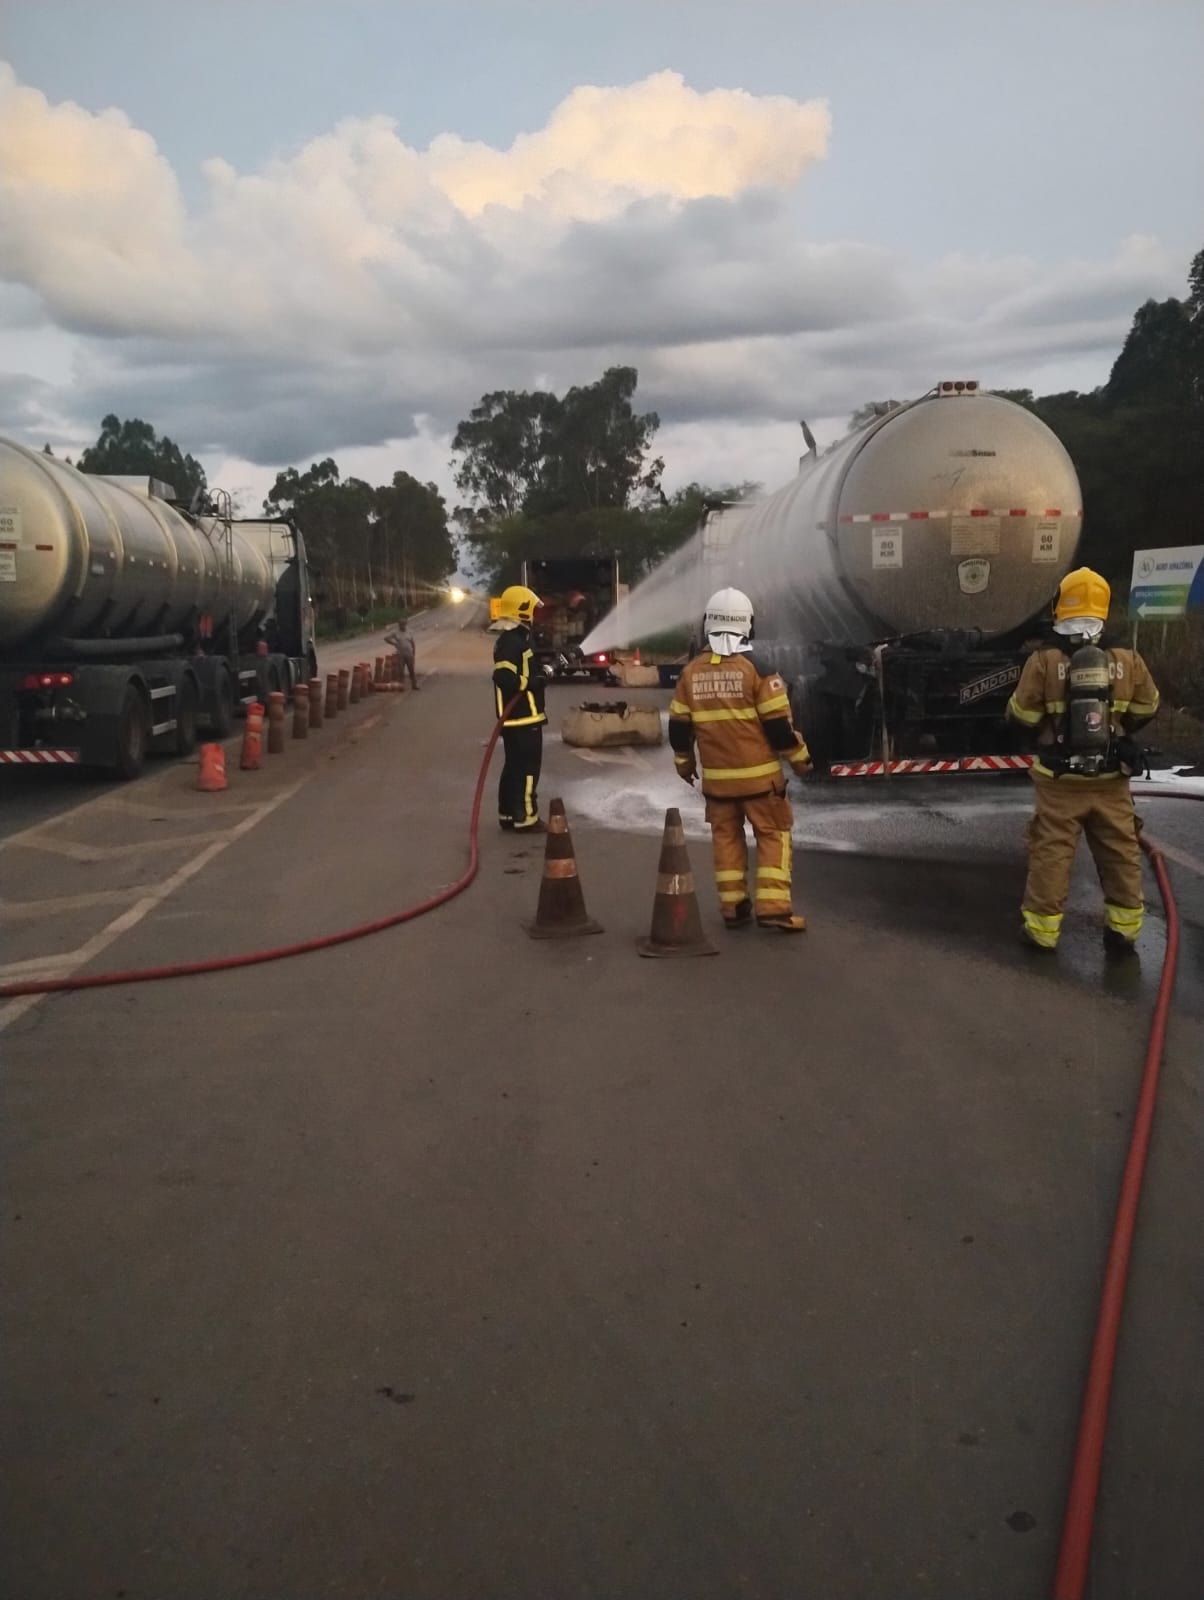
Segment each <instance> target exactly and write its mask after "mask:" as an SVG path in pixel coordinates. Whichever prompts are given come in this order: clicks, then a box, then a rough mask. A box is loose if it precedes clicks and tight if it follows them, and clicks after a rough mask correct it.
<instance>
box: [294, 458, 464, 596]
mask: <svg viewBox="0 0 1204 1600" xmlns="http://www.w3.org/2000/svg"><path fill="white" fill-rule="evenodd" d="M264 510H265V511H266V512H267V513H268V514H269V515H270V516H285V517H291V518H293V519H294V520H295V521H296V523H297V525H298V527H299V528H300V529H301V531H302V534H303V536H304V538H305V544H306V550H307V552H308V554H309V558H310V561H311V563H312V565H313V568H314V572H315V577H316V579H317V582H316V585H315V588H316V595H317V598H318V599H319V600H329V601H331V602H332V603H333V604H334V606H335V607H336V608H339V609H345V608H346V607H348V606H351V607H357V608H360V609H363V608H365V607H371V606H372V605H374V604H379V603H382V602H383V603H386V604H389V605H398V604H401V603H403V601H404V602H406V603H408V601H409V600H411V599H412V598H413V597H414V596H415V594H416V593H417V592H419V591H421V589H422V588H424V587H429V586H430V585H433V584H439V583H441V582H442V581H443V580H444V579H445V578H446V577H447V575H448V573H449V572H451V571H452V570H453V568H454V567H455V564H456V553H455V549H454V547H453V545H452V542H451V536H450V534H449V533H448V527H447V508H446V506H445V505H444V502H443V498H442V496H441V495H440V494H439V492H438V490H437V489H436V488H435V486H434V485H433V484H429V483H428V484H422V483H419V482H418V480H417V479H416V478H413V477H411V476H410V474H409V473H408V472H395V473H394V474H393V480H392V482H391V483H389V484H386V485H382V486H380V487H377V488H373V487H372V485H371V484H369V483H365V482H364V480H363V479H362V478H344V479H340V476H339V469H338V465H337V463H336V462H335V461H334V460H333V459H331V458H330V457H327V458H326V460H324V461H315V462H314V463H313V464H312V465H311V466H310V468H309V469H308V471H306V472H298V471H297V469H296V467H289V468H287V469H286V470H285V471H284V472H280V473H277V475H276V481H275V483H274V484H273V485H272V488H271V489H270V491H269V492H268V496H267V499H266V500H265V501H264Z"/></svg>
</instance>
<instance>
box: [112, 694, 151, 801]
mask: <svg viewBox="0 0 1204 1600" xmlns="http://www.w3.org/2000/svg"><path fill="white" fill-rule="evenodd" d="M149 740H150V711H149V709H148V707H147V704H146V700H145V698H144V696H143V694H142V691H141V690H140V689H138V688H136V687H135V686H134V684H132V683H131V684H127V685H126V691H125V696H124V698H123V699H122V702H121V716H120V717H119V719H118V722H117V752H116V760H115V761H114V763H113V765H114V766H115V767H116V769H117V775H118V777H121V778H125V779H126V780H127V781H128V780H129V779H131V778H136V777H137V776H138V775H139V773H140V772H141V771H142V768H143V765H144V763H145V761H146V747H147V744H148V742H149Z"/></svg>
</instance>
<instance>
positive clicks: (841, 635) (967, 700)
mask: <svg viewBox="0 0 1204 1600" xmlns="http://www.w3.org/2000/svg"><path fill="white" fill-rule="evenodd" d="M729 518H730V519H732V520H733V521H734V523H735V525H734V526H733V527H732V529H731V531H730V537H725V530H724V529H723V527H722V523H723V521H724V520H725V519H729ZM711 520H713V521H717V522H718V523H719V526H717V527H712V528H711V530H710V537H709V539H708V538H707V529H706V528H705V527H704V530H703V540H702V565H703V567H704V569H705V570H704V575H703V578H702V586H703V587H705V588H707V590H708V591H709V590H711V589H713V588H715V587H718V586H719V584H720V583H732V584H735V585H736V586H737V587H739V588H742V589H747V590H748V592H749V593H750V594H751V595H752V596H753V597H754V604H755V607H756V629H757V634H756V641H755V647H756V657H757V659H758V660H759V661H761V662H763V663H764V664H765V666H766V667H772V668H774V669H775V670H777V671H779V672H780V673H781V674H782V675H783V676H784V677H785V678H787V679H788V680H789V682H790V685H791V695H792V700H793V703H794V709H795V713H796V715H797V717H798V720H799V723H800V725H801V727H802V728H803V730H804V732H805V734H806V737H807V739H808V742H809V743H810V745H811V747H812V750H813V753H814V755H815V757H816V764H817V768H821V769H822V768H824V767H826V768H827V769H828V770H829V771H830V772H831V774H832V775H834V776H837V777H848V776H862V775H877V774H879V773H882V772H888V773H890V772H923V771H941V772H943V771H955V770H971V771H995V770H1007V769H1009V768H1011V767H1018V766H1022V765H1027V762H1026V761H1025V759H1024V758H1023V757H1020V756H1016V755H1013V754H1011V752H1012V751H1013V750H1014V743H1013V738H1012V735H1011V734H1010V733H1009V731H1008V729H1007V727H1006V725H1005V722H1004V716H1003V712H1004V706H1005V705H1006V702H1007V699H1008V697H1009V695H1010V694H1011V692H1012V688H1013V686H1014V684H1015V682H1016V680H1017V678H1018V677H1019V675H1020V669H1021V666H1022V664H1023V660H1024V656H1025V654H1026V652H1027V650H1028V649H1029V648H1031V646H1032V644H1033V643H1034V642H1035V638H1036V636H1037V634H1038V633H1039V627H1034V619H1036V618H1037V617H1038V615H1039V613H1041V612H1042V610H1043V609H1044V608H1045V607H1046V606H1047V605H1048V604H1049V601H1050V599H1051V597H1052V595H1053V594H1054V591H1055V590H1056V589H1057V586H1058V583H1059V581H1060V579H1061V578H1062V577H1063V576H1064V575H1065V573H1066V572H1067V571H1069V570H1070V568H1071V567H1072V566H1073V565H1074V559H1075V552H1076V550H1077V548H1078V543H1079V534H1080V530H1081V526H1082V500H1081V496H1080V490H1079V483H1078V478H1077V476H1076V474H1075V470H1074V467H1073V465H1072V463H1071V460H1070V457H1069V456H1068V455H1067V453H1066V451H1065V450H1064V449H1063V447H1062V445H1061V444H1060V443H1059V441H1058V439H1057V438H1056V437H1055V436H1054V434H1053V433H1051V432H1050V430H1049V429H1048V428H1047V427H1046V426H1045V424H1044V423H1043V422H1042V421H1041V420H1040V419H1039V418H1038V417H1036V416H1034V415H1033V414H1032V412H1030V411H1027V410H1025V408H1024V407H1023V406H1020V405H1017V404H1015V403H1014V402H1012V401H1010V400H1005V399H1003V398H1002V397H1000V396H997V395H991V394H987V393H984V392H982V391H981V390H980V389H979V386H978V384H977V383H973V382H948V383H941V384H938V385H937V387H936V388H935V389H934V390H932V392H931V393H930V394H927V395H925V396H924V397H923V398H921V399H919V400H916V401H913V402H911V403H910V404H907V405H904V406H900V407H897V408H895V409H894V410H891V411H888V412H886V413H885V414H884V415H882V416H879V417H878V418H876V419H875V420H874V421H872V422H871V423H870V424H869V425H868V426H867V427H865V428H864V429H862V430H861V431H859V432H857V433H854V434H852V435H850V436H849V437H848V438H846V439H844V440H842V441H841V442H840V443H839V444H837V445H835V446H834V447H833V448H832V449H830V450H828V451H827V452H826V453H824V454H823V455H820V454H818V453H817V452H816V451H815V450H814V448H812V452H811V454H810V455H808V456H805V457H804V458H803V460H802V462H801V463H800V467H799V473H798V476H797V477H796V478H795V479H794V481H793V482H792V483H790V484H789V485H787V487H786V488H784V489H780V490H779V491H778V492H777V493H776V494H773V495H770V496H768V497H767V498H766V499H764V500H761V501H757V502H755V503H752V504H749V503H748V502H742V503H741V504H739V505H738V506H736V507H732V508H724V509H722V510H719V511H717V512H715V513H713V515H712V519H711Z"/></svg>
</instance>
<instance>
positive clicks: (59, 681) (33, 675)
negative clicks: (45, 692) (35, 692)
mask: <svg viewBox="0 0 1204 1600" xmlns="http://www.w3.org/2000/svg"><path fill="white" fill-rule="evenodd" d="M74 682H75V678H74V675H73V674H72V673H70V672H27V673H26V674H25V676H24V677H23V678H22V679H21V687H22V689H66V688H69V687H70V685H71V684H73V683H74Z"/></svg>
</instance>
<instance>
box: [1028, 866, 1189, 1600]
mask: <svg viewBox="0 0 1204 1600" xmlns="http://www.w3.org/2000/svg"><path fill="white" fill-rule="evenodd" d="M1141 847H1142V849H1143V850H1144V851H1145V853H1146V855H1147V856H1149V858H1150V865H1151V866H1152V867H1153V869H1154V875H1155V877H1156V878H1157V880H1158V890H1159V893H1160V894H1161V896H1162V904H1163V907H1164V909H1165V911H1166V953H1165V954H1164V956H1163V959H1162V979H1161V981H1160V983H1159V985H1158V997H1157V999H1156V1001H1155V1002H1154V1014H1153V1018H1152V1020H1151V1023H1150V1035H1149V1044H1148V1046H1147V1048H1146V1054H1145V1069H1144V1071H1143V1073H1142V1079H1141V1093H1140V1094H1139V1096H1138V1100H1137V1114H1136V1116H1135V1117H1134V1119H1133V1132H1132V1136H1131V1137H1130V1140H1129V1153H1128V1155H1127V1156H1126V1158H1125V1170H1124V1177H1123V1178H1122V1180H1121V1186H1120V1199H1119V1200H1118V1202H1117V1206H1116V1219H1115V1221H1114V1223H1113V1226H1112V1239H1111V1242H1110V1244H1109V1246H1108V1260H1107V1264H1106V1265H1105V1268H1104V1287H1103V1291H1102V1293H1101V1295H1100V1303H1099V1314H1098V1318H1097V1321H1096V1325H1095V1339H1094V1342H1093V1344H1092V1347H1091V1365H1090V1367H1089V1368H1088V1372H1087V1386H1086V1389H1085V1390H1084V1393H1083V1407H1082V1411H1081V1413H1080V1415H1079V1434H1078V1441H1077V1443H1076V1445H1075V1451H1074V1467H1073V1471H1072V1473H1071V1478H1070V1492H1069V1494H1068V1496H1067V1499H1066V1515H1065V1518H1064V1520H1063V1523H1062V1540H1061V1544H1060V1547H1059V1549H1058V1566H1057V1571H1056V1573H1055V1575H1054V1589H1053V1600H1082V1596H1083V1591H1084V1588H1085V1586H1086V1582H1087V1570H1088V1566H1089V1564H1090V1560H1091V1537H1092V1532H1093V1529H1094V1524H1095V1502H1096V1496H1097V1494H1098V1492H1099V1481H1100V1470H1101V1467H1102V1463H1103V1454H1104V1439H1105V1435H1106V1434H1107V1429H1108V1401H1109V1398H1110V1396H1111V1393H1112V1377H1113V1373H1114V1371H1115V1367H1116V1345H1117V1340H1118V1338H1119V1335H1120V1316H1121V1309H1122V1307H1123V1305H1124V1298H1125V1284H1126V1281H1127V1278H1128V1272H1129V1255H1130V1252H1131V1250H1132V1246H1133V1231H1134V1228H1135V1225H1136V1221H1137V1205H1138V1201H1139V1200H1140V1198H1141V1181H1142V1177H1143V1175H1144V1173H1145V1162H1146V1155H1147V1153H1148V1151H1149V1147H1150V1130H1151V1128H1152V1127H1153V1122H1154V1105H1155V1101H1156V1099H1157V1096H1158V1077H1159V1073H1160V1071H1161V1068H1162V1055H1163V1050H1164V1049H1165V1046H1166V1027H1167V1022H1168V1020H1169V1017H1170V1009H1171V995H1172V992H1173V990H1174V987H1175V967H1176V964H1177V962H1178V959H1179V909H1178V907H1177V905H1176V904H1175V895H1174V891H1173V890H1172V888H1171V881H1170V874H1169V873H1168V872H1167V870H1166V862H1165V861H1164V860H1163V857H1162V852H1161V851H1160V850H1159V849H1158V847H1157V846H1156V845H1151V844H1148V843H1147V842H1146V841H1145V840H1144V839H1143V840H1142V842H1141Z"/></svg>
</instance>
